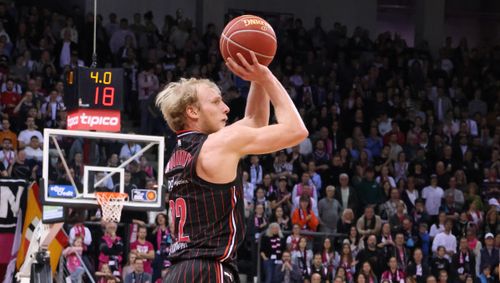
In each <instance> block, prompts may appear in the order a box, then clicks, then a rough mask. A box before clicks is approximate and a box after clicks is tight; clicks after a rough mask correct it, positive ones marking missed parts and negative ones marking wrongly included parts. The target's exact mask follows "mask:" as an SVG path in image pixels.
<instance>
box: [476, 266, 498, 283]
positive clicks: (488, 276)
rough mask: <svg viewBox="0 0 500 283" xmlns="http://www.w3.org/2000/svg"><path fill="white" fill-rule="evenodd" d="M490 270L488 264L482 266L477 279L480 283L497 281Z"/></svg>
mask: <svg viewBox="0 0 500 283" xmlns="http://www.w3.org/2000/svg"><path fill="white" fill-rule="evenodd" d="M491 270H492V267H491V266H490V265H485V266H483V269H482V271H481V274H479V281H480V282H481V283H494V282H497V281H495V280H496V278H495V276H493V273H492V272H491Z"/></svg>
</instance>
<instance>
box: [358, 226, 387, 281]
mask: <svg viewBox="0 0 500 283" xmlns="http://www.w3.org/2000/svg"><path fill="white" fill-rule="evenodd" d="M381 258H384V257H383V254H382V252H381V251H380V250H379V249H377V237H376V236H375V235H373V234H371V235H369V236H368V238H367V240H366V247H365V249H363V250H361V251H360V252H359V253H358V255H357V256H356V261H357V262H358V267H357V269H360V268H361V263H363V262H365V261H368V262H369V263H370V265H371V266H372V268H373V272H374V273H375V275H376V276H377V277H380V275H382V268H381V267H382V264H383V263H382V262H381V261H380V259H381Z"/></svg>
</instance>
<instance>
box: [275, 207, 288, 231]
mask: <svg viewBox="0 0 500 283" xmlns="http://www.w3.org/2000/svg"><path fill="white" fill-rule="evenodd" d="M270 222H276V223H278V225H280V228H281V230H283V231H290V230H291V225H292V223H291V221H290V217H288V215H285V213H284V211H283V208H282V207H281V206H278V207H277V208H276V210H274V214H273V215H272V216H271V218H270Z"/></svg>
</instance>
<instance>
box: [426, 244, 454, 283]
mask: <svg viewBox="0 0 500 283" xmlns="http://www.w3.org/2000/svg"><path fill="white" fill-rule="evenodd" d="M445 256H446V248H445V247H444V246H439V247H438V248H437V252H436V256H435V257H434V258H432V259H431V270H432V274H433V275H434V276H435V277H439V273H440V272H441V270H444V271H446V272H449V271H450V261H449V260H448V259H447V258H446V257H445Z"/></svg>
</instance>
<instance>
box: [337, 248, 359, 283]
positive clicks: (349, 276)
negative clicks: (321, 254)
mask: <svg viewBox="0 0 500 283" xmlns="http://www.w3.org/2000/svg"><path fill="white" fill-rule="evenodd" d="M340 251H341V252H340V263H339V268H338V269H340V268H342V269H343V270H344V272H345V279H346V281H347V282H350V281H352V280H353V279H354V274H356V264H357V263H358V261H356V260H355V259H354V258H353V256H352V252H351V246H350V245H349V243H347V242H346V241H344V243H343V244H342V248H341V250H340ZM338 269H337V273H338V271H339V270H338Z"/></svg>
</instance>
